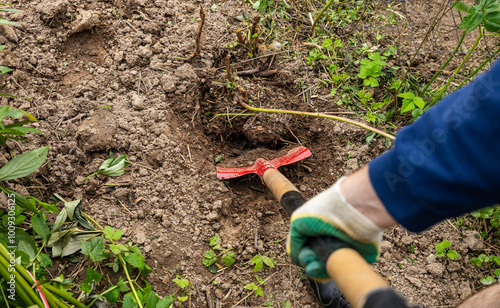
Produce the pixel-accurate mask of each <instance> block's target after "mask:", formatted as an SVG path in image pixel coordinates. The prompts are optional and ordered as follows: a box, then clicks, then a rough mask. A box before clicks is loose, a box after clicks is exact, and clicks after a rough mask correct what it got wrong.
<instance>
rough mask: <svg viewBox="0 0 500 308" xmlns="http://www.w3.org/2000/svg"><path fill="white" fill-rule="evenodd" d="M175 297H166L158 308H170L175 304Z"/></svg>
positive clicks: (159, 303)
mask: <svg viewBox="0 0 500 308" xmlns="http://www.w3.org/2000/svg"><path fill="white" fill-rule="evenodd" d="M174 300H175V295H169V296H165V298H163V299H160V301H158V304H156V308H170V307H171V306H172V304H173V303H174Z"/></svg>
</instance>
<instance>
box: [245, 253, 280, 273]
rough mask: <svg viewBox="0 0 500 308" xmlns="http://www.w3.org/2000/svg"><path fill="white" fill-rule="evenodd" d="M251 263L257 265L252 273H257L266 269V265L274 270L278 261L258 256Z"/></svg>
mask: <svg viewBox="0 0 500 308" xmlns="http://www.w3.org/2000/svg"><path fill="white" fill-rule="evenodd" d="M250 263H253V264H254V265H255V266H254V268H253V270H252V272H256V271H259V270H260V269H262V268H263V267H264V264H265V265H267V266H269V267H272V268H274V265H275V264H276V261H274V260H273V259H272V258H270V257H267V256H262V255H260V254H257V255H255V256H254V257H253V258H252V260H250Z"/></svg>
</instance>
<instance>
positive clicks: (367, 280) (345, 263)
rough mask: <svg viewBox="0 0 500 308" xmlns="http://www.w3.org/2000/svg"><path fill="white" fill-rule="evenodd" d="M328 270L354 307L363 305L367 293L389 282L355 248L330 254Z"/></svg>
mask: <svg viewBox="0 0 500 308" xmlns="http://www.w3.org/2000/svg"><path fill="white" fill-rule="evenodd" d="M326 270H327V272H328V275H329V276H330V277H332V279H333V281H335V283H336V284H337V286H338V287H339V289H340V291H342V293H343V294H344V296H345V298H347V300H348V301H349V303H350V304H351V305H352V307H354V308H358V307H363V306H364V303H365V300H366V298H367V295H368V294H369V293H370V292H372V291H374V290H377V289H381V288H387V283H386V282H385V281H384V280H383V279H382V278H381V277H380V276H379V275H378V274H377V273H376V272H375V271H374V270H373V269H372V268H371V267H370V265H369V264H368V262H366V260H365V259H363V257H361V255H360V254H359V253H358V252H357V251H356V250H354V249H350V248H341V249H338V250H336V251H335V252H334V253H332V254H331V255H330V257H329V258H328V260H327V261H326Z"/></svg>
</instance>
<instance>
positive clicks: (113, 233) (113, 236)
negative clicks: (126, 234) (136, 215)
mask: <svg viewBox="0 0 500 308" xmlns="http://www.w3.org/2000/svg"><path fill="white" fill-rule="evenodd" d="M104 234H105V235H106V238H107V239H108V240H110V241H117V240H119V239H120V238H121V237H122V235H123V230H116V229H115V228H113V227H110V226H106V227H104Z"/></svg>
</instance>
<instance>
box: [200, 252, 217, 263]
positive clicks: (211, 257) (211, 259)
mask: <svg viewBox="0 0 500 308" xmlns="http://www.w3.org/2000/svg"><path fill="white" fill-rule="evenodd" d="M215 262H217V257H216V256H215V252H214V251H213V250H212V249H210V250H207V251H205V252H204V253H203V265H204V266H205V267H209V266H210V265H212V264H214V263H215Z"/></svg>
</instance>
